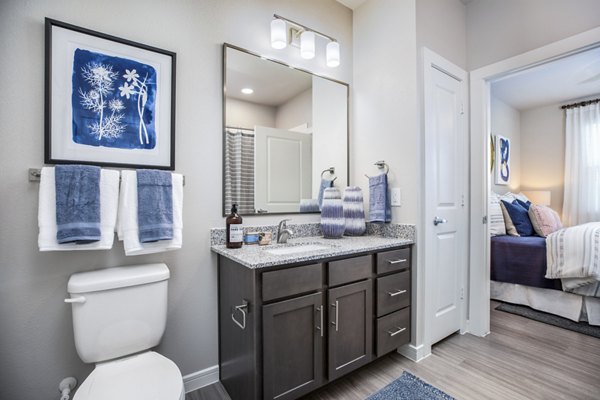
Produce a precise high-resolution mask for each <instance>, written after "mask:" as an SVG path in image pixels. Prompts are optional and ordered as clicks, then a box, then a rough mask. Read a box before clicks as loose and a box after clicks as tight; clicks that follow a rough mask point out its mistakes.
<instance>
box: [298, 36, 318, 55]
mask: <svg viewBox="0 0 600 400" xmlns="http://www.w3.org/2000/svg"><path fill="white" fill-rule="evenodd" d="M314 56H315V33H314V32H310V31H304V32H302V34H301V35H300V57H302V58H305V59H307V60H310V59H311V58H314Z"/></svg>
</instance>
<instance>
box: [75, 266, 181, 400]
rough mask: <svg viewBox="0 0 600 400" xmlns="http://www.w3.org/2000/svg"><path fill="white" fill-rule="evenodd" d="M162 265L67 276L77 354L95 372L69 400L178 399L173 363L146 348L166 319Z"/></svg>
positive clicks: (159, 334) (178, 374)
mask: <svg viewBox="0 0 600 400" xmlns="http://www.w3.org/2000/svg"><path fill="white" fill-rule="evenodd" d="M168 279H169V269H168V268H167V266H166V265H165V264H146V265H136V266H129V267H115V268H107V269H102V270H97V271H90V272H81V273H76V274H73V275H71V278H70V279H69V283H68V286H67V289H68V292H69V294H70V298H68V299H65V302H67V303H71V304H72V309H73V331H74V333H75V347H76V348H77V354H79V357H80V358H81V359H82V360H83V361H84V362H86V363H92V362H93V363H96V367H95V368H94V370H93V371H92V373H91V374H90V375H89V376H88V377H87V379H86V380H85V381H84V382H83V383H82V384H81V386H80V387H79V389H78V390H77V392H76V393H75V397H74V398H73V399H74V400H183V399H184V398H185V390H184V387H183V379H182V377H181V372H180V371H179V368H177V366H176V365H175V363H174V362H173V361H171V360H169V359H168V358H166V357H164V356H161V355H160V354H158V353H156V352H154V351H150V350H149V349H150V348H152V347H154V346H156V345H158V343H159V342H160V339H161V337H162V335H163V333H164V331H165V324H166V320H167V281H168Z"/></svg>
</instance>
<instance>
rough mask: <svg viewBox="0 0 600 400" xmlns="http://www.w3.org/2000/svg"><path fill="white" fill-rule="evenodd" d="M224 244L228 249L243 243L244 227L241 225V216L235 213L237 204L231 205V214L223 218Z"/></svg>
mask: <svg viewBox="0 0 600 400" xmlns="http://www.w3.org/2000/svg"><path fill="white" fill-rule="evenodd" d="M225 223H226V225H227V229H226V240H227V241H226V245H227V247H228V248H230V249H239V248H240V247H242V244H243V243H244V228H243V227H242V217H240V216H239V215H238V213H237V205H236V204H234V205H233V206H232V207H231V214H229V215H228V216H227V218H226V219H225Z"/></svg>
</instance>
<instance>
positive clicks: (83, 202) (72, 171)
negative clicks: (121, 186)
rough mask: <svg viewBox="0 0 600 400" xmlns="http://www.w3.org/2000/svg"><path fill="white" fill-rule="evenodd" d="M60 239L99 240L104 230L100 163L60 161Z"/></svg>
mask: <svg viewBox="0 0 600 400" xmlns="http://www.w3.org/2000/svg"><path fill="white" fill-rule="evenodd" d="M54 178H55V189H56V228H57V230H56V241H57V242H58V243H59V244H62V243H77V244H85V243H92V242H97V241H99V240H100V238H101V232H100V167H94V166H89V165H57V166H56V167H55V169H54Z"/></svg>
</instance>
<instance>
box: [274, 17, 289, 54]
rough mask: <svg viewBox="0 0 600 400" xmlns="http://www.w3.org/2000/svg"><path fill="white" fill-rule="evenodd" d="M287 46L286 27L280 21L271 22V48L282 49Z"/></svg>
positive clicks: (282, 21) (283, 22)
mask: <svg viewBox="0 0 600 400" xmlns="http://www.w3.org/2000/svg"><path fill="white" fill-rule="evenodd" d="M285 46H287V27H286V24H285V21H284V20H282V19H274V20H273V21H271V47H273V48H274V49H284V48H285Z"/></svg>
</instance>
